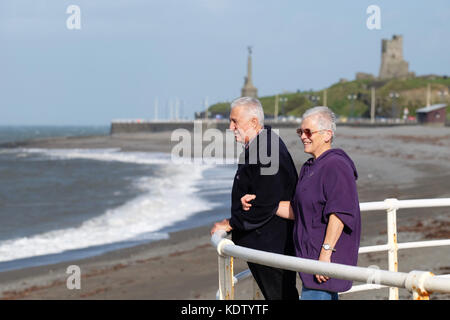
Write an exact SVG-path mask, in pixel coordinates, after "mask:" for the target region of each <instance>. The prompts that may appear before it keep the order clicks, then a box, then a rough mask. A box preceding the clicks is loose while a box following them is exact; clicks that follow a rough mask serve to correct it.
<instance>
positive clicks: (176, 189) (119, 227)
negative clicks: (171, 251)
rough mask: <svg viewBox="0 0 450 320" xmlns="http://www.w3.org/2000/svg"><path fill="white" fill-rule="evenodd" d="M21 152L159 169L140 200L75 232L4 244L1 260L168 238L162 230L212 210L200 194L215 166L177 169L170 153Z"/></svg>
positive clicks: (144, 183) (146, 180) (145, 180)
mask: <svg viewBox="0 0 450 320" xmlns="http://www.w3.org/2000/svg"><path fill="white" fill-rule="evenodd" d="M20 152H22V153H23V152H25V153H39V154H41V155H43V156H44V157H48V158H51V159H55V160H57V159H75V158H77V159H80V158H82V159H92V160H100V161H122V162H129V163H137V164H159V167H158V170H157V175H155V176H150V177H142V178H140V179H138V180H137V181H136V182H135V183H136V185H137V186H138V187H139V188H140V189H141V190H142V191H143V194H142V195H140V196H138V197H136V198H134V199H132V200H131V201H129V202H127V203H125V204H124V205H122V206H119V207H117V208H113V209H109V210H107V211H106V212H105V213H104V214H102V215H100V216H98V217H95V218H92V219H90V220H87V221H85V222H83V223H82V224H81V225H80V226H78V227H76V228H66V229H59V230H54V231H49V232H45V233H42V234H37V235H33V236H30V237H23V238H16V239H9V240H5V241H1V242H0V261H11V260H16V259H20V258H26V257H33V256H39V255H47V254H55V253H61V252H64V251H67V250H73V249H81V248H87V247H92V246H97V245H105V244H113V243H117V242H123V241H129V240H143V239H162V238H167V237H168V234H167V233H164V232H161V230H162V229H163V228H166V227H169V226H171V225H173V224H174V223H176V222H179V221H182V220H185V219H186V218H188V217H189V216H191V215H193V214H194V213H196V212H200V211H203V210H207V209H211V208H212V207H213V205H214V204H211V203H208V202H207V201H206V200H204V199H202V198H200V197H199V196H197V194H196V193H197V191H198V188H197V185H198V183H199V182H200V181H202V177H203V172H204V171H205V170H206V169H208V168H210V167H211V166H206V165H204V164H194V163H191V164H185V165H175V164H173V163H172V162H171V160H170V155H167V154H163V153H149V152H121V151H120V150H119V149H90V150H86V149H83V150H82V149H80V150H73V149H70V150H61V149H59V150H50V149H22V150H21V151H20ZM87 201H88V199H87Z"/></svg>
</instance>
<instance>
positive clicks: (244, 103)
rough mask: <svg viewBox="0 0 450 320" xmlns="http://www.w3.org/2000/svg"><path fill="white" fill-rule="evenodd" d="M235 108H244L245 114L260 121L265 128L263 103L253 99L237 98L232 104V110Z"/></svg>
mask: <svg viewBox="0 0 450 320" xmlns="http://www.w3.org/2000/svg"><path fill="white" fill-rule="evenodd" d="M235 107H244V110H245V113H246V114H247V115H249V116H254V117H256V118H257V119H258V122H259V124H260V125H261V126H264V110H263V107H262V105H261V102H260V101H259V100H258V99H256V98H252V97H242V98H237V99H235V100H234V101H233V102H232V103H231V110H233V108H235Z"/></svg>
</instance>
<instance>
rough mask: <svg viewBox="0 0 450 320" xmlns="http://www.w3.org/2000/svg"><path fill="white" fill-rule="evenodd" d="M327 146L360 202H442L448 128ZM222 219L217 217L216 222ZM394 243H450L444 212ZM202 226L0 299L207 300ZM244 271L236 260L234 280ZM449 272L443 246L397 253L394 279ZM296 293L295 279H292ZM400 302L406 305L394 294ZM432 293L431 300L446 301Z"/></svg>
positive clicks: (2, 284) (420, 217) (60, 268)
mask: <svg viewBox="0 0 450 320" xmlns="http://www.w3.org/2000/svg"><path fill="white" fill-rule="evenodd" d="M170 134H171V133H170V132H161V133H148V134H144V133H142V134H120V135H113V136H95V137H93V136H91V137H79V138H75V137H72V138H54V139H42V140H35V141H28V142H26V143H25V142H24V143H21V144H17V145H16V146H17V147H22V148H56V149H60V148H64V149H66V148H88V149H89V148H120V149H121V150H123V151H158V152H170V151H171V149H172V147H173V145H174V144H175V143H174V142H171V141H170ZM280 135H281V136H282V138H283V140H284V141H285V143H286V145H287V147H288V149H289V150H290V152H291V154H292V156H293V158H294V162H295V164H296V166H297V170H299V169H300V167H301V165H302V164H303V162H304V161H305V160H306V159H308V158H309V155H306V154H304V153H303V147H302V145H301V143H300V140H299V138H298V137H297V135H296V133H295V129H281V130H280ZM334 147H339V148H342V149H344V150H345V151H346V152H347V153H348V154H349V155H350V156H351V157H352V159H353V160H354V162H355V164H356V167H357V170H358V173H359V179H358V192H359V199H360V202H368V201H382V200H384V199H386V198H398V199H420V198H444V197H450V127H426V126H403V127H383V128H355V127H345V126H338V130H337V136H336V139H335V143H334ZM228 215H229V213H228V212H224V213H223V217H224V218H225V217H228ZM397 219H398V220H397V227H398V240H399V242H405V241H418V240H431V239H446V238H450V208H430V209H408V210H406V209H405V210H400V211H399V212H398V213H397ZM210 227H211V226H203V227H199V228H195V229H191V230H185V231H180V232H175V233H171V234H170V238H169V239H166V240H161V241H157V242H152V243H148V244H145V245H140V246H137V247H133V248H128V249H122V250H118V251H114V252H109V253H106V254H103V255H101V256H97V257H92V258H88V259H83V260H77V261H70V262H64V263H59V264H55V265H49V266H41V267H33V268H26V269H21V270H13V271H6V272H2V273H0V291H1V292H0V297H1V298H2V299H215V294H216V291H217V288H218V274H217V253H216V251H215V249H214V248H213V246H212V245H211V243H210V236H209V229H210ZM386 241H387V236H386V214H385V213H384V212H363V213H362V239H361V245H362V246H367V245H375V244H384V243H386ZM69 265H77V266H79V267H80V269H81V289H79V290H77V289H74V290H69V289H67V286H66V280H67V277H68V274H66V269H67V267H68V266H69ZM358 265H360V266H378V267H379V268H381V269H387V253H371V254H362V255H360V258H359V262H358ZM244 269H246V263H245V262H243V261H239V260H236V261H235V273H237V272H240V271H242V270H244ZM411 270H427V271H431V272H433V273H435V274H449V273H450V247H448V246H447V247H445V246H444V247H435V248H426V249H408V250H401V251H400V252H399V271H403V272H408V271H411ZM298 286H299V287H300V281H298ZM251 292H252V283H251V281H248V280H247V281H245V282H243V283H239V284H238V285H237V287H236V289H235V293H236V298H238V299H249V298H251ZM387 296H388V290H387V289H382V290H375V291H367V292H362V293H353V294H348V295H343V296H342V297H341V299H386V298H387ZM400 298H401V299H410V298H411V295H410V293H409V292H408V291H406V290H400ZM449 298H450V294H433V295H432V296H431V299H449Z"/></svg>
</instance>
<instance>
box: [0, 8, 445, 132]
mask: <svg viewBox="0 0 450 320" xmlns="http://www.w3.org/2000/svg"><path fill="white" fill-rule="evenodd" d="M71 5H75V6H77V7H78V8H79V10H80V14H79V17H80V20H79V21H80V24H79V28H69V27H68V20H69V25H70V26H73V25H74V24H75V23H76V20H74V19H73V17H74V16H73V13H74V12H73V11H70V12H69V13H67V9H68V8H69V7H70V6H71ZM370 5H377V6H378V7H379V8H380V27H381V28H380V29H372V30H371V29H369V28H368V27H367V24H366V22H367V20H368V19H369V17H370V16H371V14H368V13H367V12H366V10H367V8H368V7H369V6H370ZM449 21H450V1H448V0H434V1H419V0H415V1H407V0H397V1H385V0H384V1H380V0H371V1H366V0H346V1H335V0H329V1H325V0H322V1H319V0H318V1H299V0H292V1H283V0H280V1H266V0H258V1H256V0H239V1H238V0H177V1H176V0H70V1H65V0H1V1H0V48H1V49H0V125H109V124H110V122H111V121H112V120H117V119H148V120H152V119H154V118H155V117H156V114H155V103H156V101H157V104H158V111H157V117H158V119H162V118H167V117H169V116H170V108H169V106H170V105H172V106H174V105H175V103H176V101H178V103H179V106H180V109H179V110H180V111H179V116H180V117H189V118H192V117H193V114H194V112H195V111H202V110H204V106H205V103H208V104H213V103H216V102H224V101H231V100H233V99H234V98H237V97H239V95H240V91H241V88H242V86H243V84H244V77H245V75H246V68H247V54H248V53H247V46H249V45H251V46H252V47H253V50H252V51H253V54H252V61H253V83H254V85H255V86H256V87H257V88H258V95H259V96H267V95H273V94H276V93H281V92H284V91H297V90H310V89H313V90H321V89H323V88H326V87H328V86H330V85H332V84H333V83H336V82H337V81H339V79H340V78H346V79H349V80H352V79H354V78H355V73H356V72H367V73H372V74H375V75H378V71H379V67H380V61H381V40H382V39H390V38H392V36H393V35H394V34H399V35H402V36H403V43H404V52H403V54H404V59H405V60H406V61H408V62H409V67H410V71H414V72H415V73H416V74H417V75H424V74H439V75H450V41H448V39H450V28H449ZM173 115H174V114H173Z"/></svg>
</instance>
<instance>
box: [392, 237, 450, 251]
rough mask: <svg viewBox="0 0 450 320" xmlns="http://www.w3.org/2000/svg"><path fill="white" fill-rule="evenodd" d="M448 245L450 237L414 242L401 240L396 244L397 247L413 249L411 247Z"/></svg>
mask: <svg viewBox="0 0 450 320" xmlns="http://www.w3.org/2000/svg"><path fill="white" fill-rule="evenodd" d="M448 245H450V239H443V240H427V241H415V242H402V243H399V244H398V249H413V248H425V247H438V246H448Z"/></svg>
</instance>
